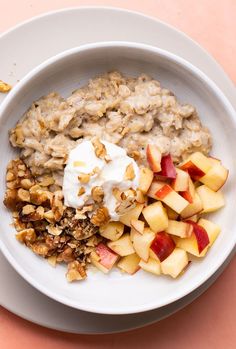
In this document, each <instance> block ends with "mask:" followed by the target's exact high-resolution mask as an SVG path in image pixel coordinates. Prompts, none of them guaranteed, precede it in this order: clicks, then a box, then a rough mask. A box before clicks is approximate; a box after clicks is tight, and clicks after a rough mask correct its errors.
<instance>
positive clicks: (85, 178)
mask: <svg viewBox="0 0 236 349" xmlns="http://www.w3.org/2000/svg"><path fill="white" fill-rule="evenodd" d="M78 180H79V181H80V183H81V184H87V183H88V182H89V181H90V174H89V173H82V172H81V173H80V174H79V175H78Z"/></svg>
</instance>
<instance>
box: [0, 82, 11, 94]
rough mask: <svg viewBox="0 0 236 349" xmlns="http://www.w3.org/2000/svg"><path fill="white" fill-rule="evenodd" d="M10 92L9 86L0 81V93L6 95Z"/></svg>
mask: <svg viewBox="0 0 236 349" xmlns="http://www.w3.org/2000/svg"><path fill="white" fill-rule="evenodd" d="M10 90H11V85H9V84H7V83H6V82H4V81H2V80H0V92H2V93H6V92H9V91H10Z"/></svg>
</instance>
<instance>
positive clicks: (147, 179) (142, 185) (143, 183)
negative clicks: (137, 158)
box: [139, 167, 154, 194]
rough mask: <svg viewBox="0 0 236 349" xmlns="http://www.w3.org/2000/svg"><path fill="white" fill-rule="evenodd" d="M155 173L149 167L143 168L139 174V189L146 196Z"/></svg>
mask: <svg viewBox="0 0 236 349" xmlns="http://www.w3.org/2000/svg"><path fill="white" fill-rule="evenodd" d="M153 176H154V174H153V172H152V170H150V168H148V167H142V168H141V169H140V174H139V189H140V190H141V191H142V192H143V193H144V194H146V193H147V191H148V189H149V188H150V186H151V184H152V181H153Z"/></svg>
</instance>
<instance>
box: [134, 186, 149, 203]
mask: <svg viewBox="0 0 236 349" xmlns="http://www.w3.org/2000/svg"><path fill="white" fill-rule="evenodd" d="M136 201H137V202H138V203H139V204H145V203H146V202H147V196H146V195H144V193H143V192H142V191H141V190H140V189H137V190H136Z"/></svg>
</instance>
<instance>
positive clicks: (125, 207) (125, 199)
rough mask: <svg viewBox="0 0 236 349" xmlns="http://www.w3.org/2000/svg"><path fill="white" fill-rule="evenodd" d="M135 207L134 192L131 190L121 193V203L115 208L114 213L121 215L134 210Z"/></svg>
mask: <svg viewBox="0 0 236 349" xmlns="http://www.w3.org/2000/svg"><path fill="white" fill-rule="evenodd" d="M135 205H136V191H135V190H133V189H129V190H126V191H124V192H122V193H121V202H120V203H119V204H118V206H117V207H116V210H115V211H116V213H118V214H119V215H122V214H124V213H126V212H127V211H129V210H131V209H132V208H134V207H135Z"/></svg>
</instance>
